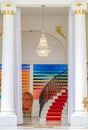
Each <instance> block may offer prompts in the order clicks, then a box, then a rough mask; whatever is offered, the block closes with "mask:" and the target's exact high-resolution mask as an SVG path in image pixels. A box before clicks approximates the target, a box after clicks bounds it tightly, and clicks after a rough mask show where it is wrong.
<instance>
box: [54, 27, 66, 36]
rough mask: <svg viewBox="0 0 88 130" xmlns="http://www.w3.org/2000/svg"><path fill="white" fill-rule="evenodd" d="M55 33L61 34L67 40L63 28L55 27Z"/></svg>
mask: <svg viewBox="0 0 88 130" xmlns="http://www.w3.org/2000/svg"><path fill="white" fill-rule="evenodd" d="M55 31H56V32H57V33H58V34H60V35H61V36H62V37H63V38H65V35H64V32H63V31H62V28H61V27H60V26H56V27H55Z"/></svg>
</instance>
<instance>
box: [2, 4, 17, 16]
mask: <svg viewBox="0 0 88 130" xmlns="http://www.w3.org/2000/svg"><path fill="white" fill-rule="evenodd" d="M1 12H2V14H3V15H14V14H15V12H16V5H15V4H13V3H3V4H1Z"/></svg>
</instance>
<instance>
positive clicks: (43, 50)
mask: <svg viewBox="0 0 88 130" xmlns="http://www.w3.org/2000/svg"><path fill="white" fill-rule="evenodd" d="M42 16H43V23H42V35H41V37H40V42H39V45H38V47H37V54H38V55H39V56H41V57H45V56H48V54H49V52H50V48H49V46H48V44H47V38H46V37H45V33H44V5H43V6H42Z"/></svg>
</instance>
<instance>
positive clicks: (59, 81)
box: [39, 70, 68, 116]
mask: <svg viewBox="0 0 88 130" xmlns="http://www.w3.org/2000/svg"><path fill="white" fill-rule="evenodd" d="M67 72H68V70H65V71H63V72H62V73H60V74H59V75H57V76H55V77H54V78H53V79H51V80H50V81H49V82H48V83H47V84H46V85H45V87H44V88H43V90H42V92H41V94H40V97H39V104H40V111H39V116H41V112H42V108H43V106H44V104H45V103H46V102H47V101H48V100H49V99H52V97H53V96H54V95H56V93H57V92H58V91H60V89H61V88H67V80H68V77H67Z"/></svg>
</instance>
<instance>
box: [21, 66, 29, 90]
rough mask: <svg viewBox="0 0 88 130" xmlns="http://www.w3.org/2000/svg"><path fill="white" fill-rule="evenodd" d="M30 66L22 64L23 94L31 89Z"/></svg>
mask: <svg viewBox="0 0 88 130" xmlns="http://www.w3.org/2000/svg"><path fill="white" fill-rule="evenodd" d="M29 85H30V65H29V64H22V92H25V91H29V89H30V86H29Z"/></svg>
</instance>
